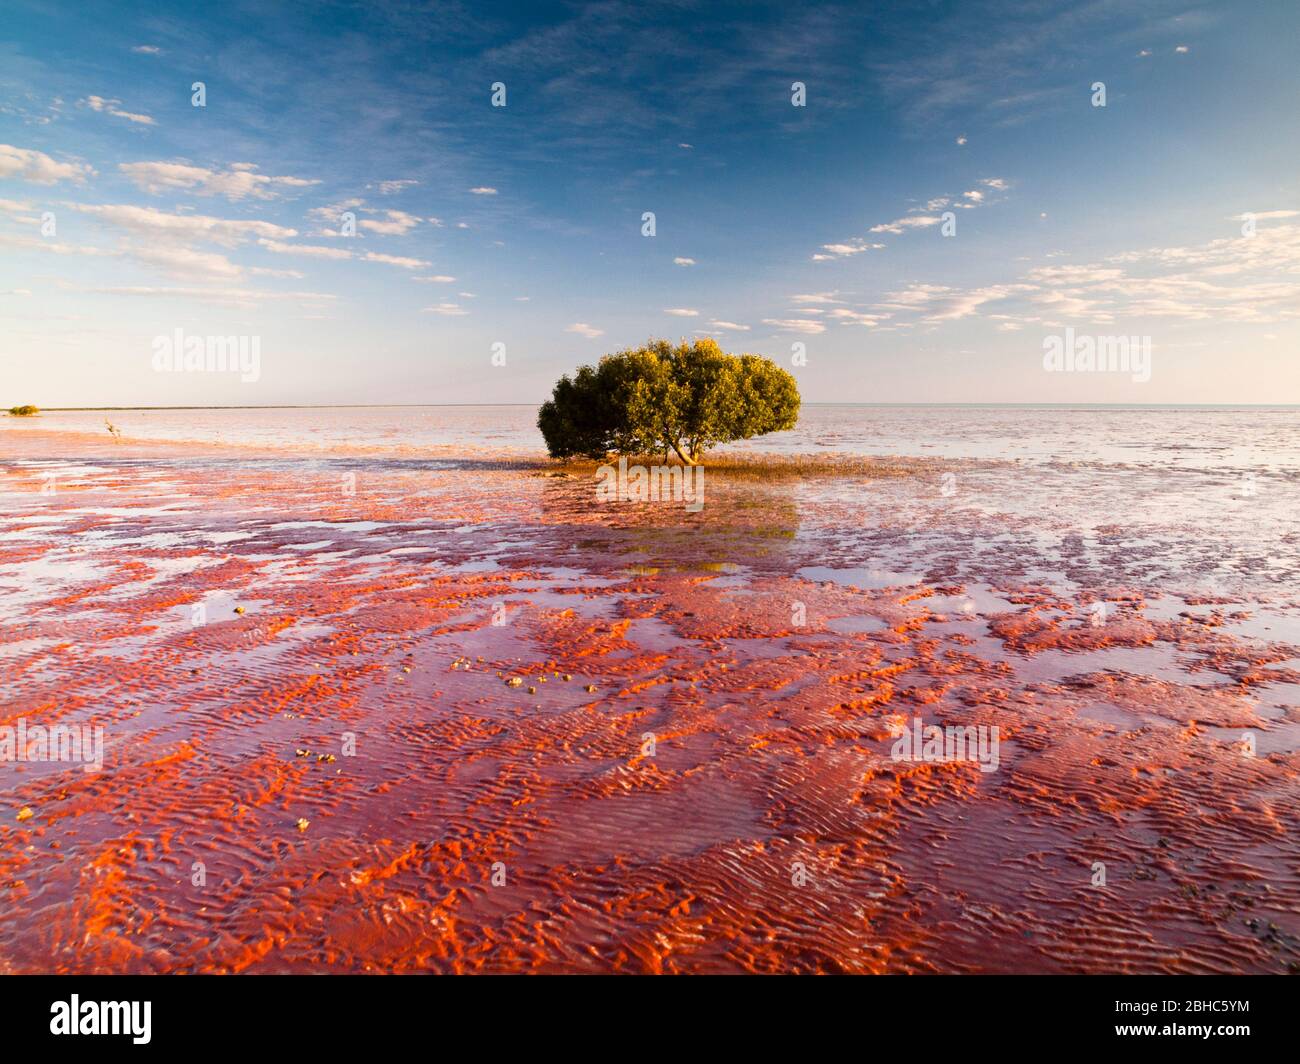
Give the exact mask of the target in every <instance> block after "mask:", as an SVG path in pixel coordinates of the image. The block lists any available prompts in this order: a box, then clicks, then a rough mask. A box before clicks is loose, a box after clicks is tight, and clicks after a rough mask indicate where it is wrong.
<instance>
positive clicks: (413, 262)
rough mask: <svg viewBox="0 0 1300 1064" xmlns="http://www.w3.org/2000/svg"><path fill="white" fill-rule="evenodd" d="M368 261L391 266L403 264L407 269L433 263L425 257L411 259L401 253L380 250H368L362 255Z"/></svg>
mask: <svg viewBox="0 0 1300 1064" xmlns="http://www.w3.org/2000/svg"><path fill="white" fill-rule="evenodd" d="M362 258H364V259H365V261H366V262H384V263H387V264H388V265H389V266H401V267H402V268H403V269H405V270H418V269H420V268H421V267H423V266H431V265H433V264H432V263H430V262H425V261H424V259H409V258H404V257H403V256H401V255H381V254H380V253H379V252H378V251H367V252H366V253H365V255H363V256H362Z"/></svg>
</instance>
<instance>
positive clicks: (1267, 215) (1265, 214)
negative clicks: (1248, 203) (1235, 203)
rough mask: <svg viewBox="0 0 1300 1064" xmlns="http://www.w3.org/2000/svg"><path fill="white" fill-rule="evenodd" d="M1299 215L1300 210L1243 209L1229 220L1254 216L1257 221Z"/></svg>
mask: <svg viewBox="0 0 1300 1064" xmlns="http://www.w3.org/2000/svg"><path fill="white" fill-rule="evenodd" d="M1297 215H1300V211H1243V212H1242V213H1241V214H1234V215H1232V216H1231V217H1230V218H1229V219H1228V221H1230V222H1244V221H1245V220H1246V219H1247V218H1248V217H1253V218H1254V219H1255V221H1257V222H1264V221H1268V220H1269V219H1272V218H1294V217H1296V216H1297Z"/></svg>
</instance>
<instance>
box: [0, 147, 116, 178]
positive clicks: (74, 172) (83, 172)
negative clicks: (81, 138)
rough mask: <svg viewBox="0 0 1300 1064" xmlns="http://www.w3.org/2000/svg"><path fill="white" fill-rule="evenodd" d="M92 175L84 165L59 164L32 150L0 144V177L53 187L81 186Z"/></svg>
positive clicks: (92, 171)
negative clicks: (63, 184)
mask: <svg viewBox="0 0 1300 1064" xmlns="http://www.w3.org/2000/svg"><path fill="white" fill-rule="evenodd" d="M93 174H94V170H92V169H91V168H90V167H89V166H87V165H85V164H84V163H61V162H56V161H55V160H54V159H51V158H50V157H49V156H48V155H46V154H45V153H44V152H41V151H36V150H35V149H34V148H16V147H14V145H12V144H0V177H15V178H18V179H19V180H20V181H30V182H31V183H32V184H34V185H53V184H56V183H57V182H59V181H73V182H75V183H77V184H81V183H82V182H84V181H85V180H86V178H87V177H90V176H92V175H93Z"/></svg>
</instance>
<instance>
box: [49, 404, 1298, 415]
mask: <svg viewBox="0 0 1300 1064" xmlns="http://www.w3.org/2000/svg"><path fill="white" fill-rule="evenodd" d="M539 405H540V404H539V403H267V404H259V405H251V404H241V405H232V406H43V407H41V413H46V414H55V413H98V412H101V411H115V410H116V411H123V410H158V411H165V410H402V409H406V410H420V409H426V410H427V409H435V410H436V409H444V408H467V409H469V408H475V407H480V408H482V407H500V406H521V407H535V406H539ZM803 405H804V406H849V407H861V408H863V409H899V408H908V407H912V408H915V409H920V410H924V409H935V408H948V409H954V410H1300V403H828V402H804V404H803Z"/></svg>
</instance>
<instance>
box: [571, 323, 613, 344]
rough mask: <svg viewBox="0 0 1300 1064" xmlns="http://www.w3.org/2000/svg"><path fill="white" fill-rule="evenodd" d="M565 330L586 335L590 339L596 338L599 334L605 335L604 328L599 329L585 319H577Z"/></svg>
mask: <svg viewBox="0 0 1300 1064" xmlns="http://www.w3.org/2000/svg"><path fill="white" fill-rule="evenodd" d="M564 331H565V332H571V333H577V334H578V335H579V336H585V337H586V338H587V339H588V340H594V339H595V338H596V337H597V336H604V335H605V330H604V329H597V328H595V327H594V326H591V325H588V324H587V323H586V322H585V321H575V322H574V323H573V324H572V325H570V326H568V327H567V328H566V329H565V330H564Z"/></svg>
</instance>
